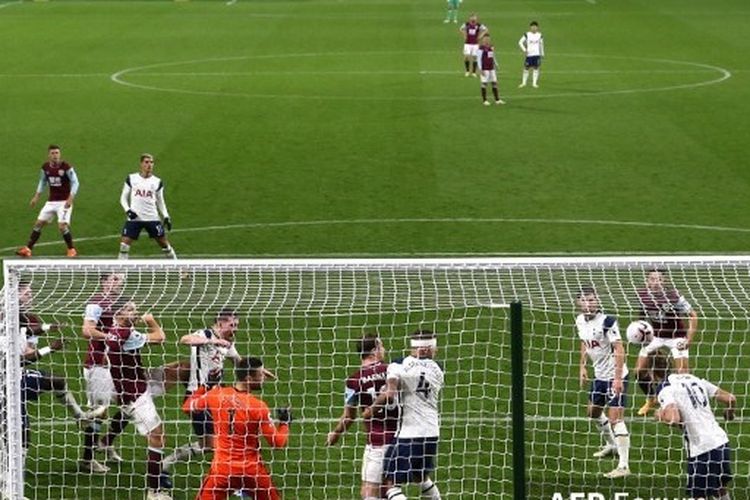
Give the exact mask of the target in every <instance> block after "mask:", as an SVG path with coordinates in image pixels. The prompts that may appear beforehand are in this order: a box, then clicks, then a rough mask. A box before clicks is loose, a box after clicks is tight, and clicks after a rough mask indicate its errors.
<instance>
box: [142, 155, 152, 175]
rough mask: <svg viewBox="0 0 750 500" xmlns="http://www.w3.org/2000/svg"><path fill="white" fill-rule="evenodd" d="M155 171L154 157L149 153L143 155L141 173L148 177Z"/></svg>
mask: <svg viewBox="0 0 750 500" xmlns="http://www.w3.org/2000/svg"><path fill="white" fill-rule="evenodd" d="M153 171H154V157H153V156H152V155H150V154H148V153H143V154H142V155H141V175H142V176H144V177H148V176H150V175H151V173H152V172H153Z"/></svg>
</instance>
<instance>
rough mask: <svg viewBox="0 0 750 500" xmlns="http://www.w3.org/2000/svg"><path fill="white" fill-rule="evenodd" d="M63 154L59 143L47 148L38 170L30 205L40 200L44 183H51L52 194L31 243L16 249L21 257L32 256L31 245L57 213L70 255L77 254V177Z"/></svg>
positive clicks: (34, 230)
mask: <svg viewBox="0 0 750 500" xmlns="http://www.w3.org/2000/svg"><path fill="white" fill-rule="evenodd" d="M60 155H61V151H60V146H56V145H54V144H52V145H50V146H49V147H48V148H47V161H46V162H45V163H44V164H43V165H42V170H41V172H40V173H39V184H38V185H37V187H36V192H35V193H34V196H33V197H32V198H31V206H32V207H33V206H34V205H36V204H37V202H38V201H39V196H40V195H41V194H42V191H44V186H45V185H48V186H49V198H48V200H47V203H45V204H44V206H43V207H42V210H41V211H40V212H39V215H38V216H37V220H36V222H35V223H34V228H33V229H32V230H31V236H29V241H28V243H26V246H24V247H21V248H19V249H18V251H16V254H17V255H20V256H21V257H31V253H32V249H33V248H34V245H35V244H36V242H37V240H39V237H40V236H41V235H42V228H43V227H44V226H45V225H46V224H48V223H50V222H52V219H53V218H55V217H57V226H58V228H59V229H60V233H61V234H62V237H63V240H65V244H66V245H67V247H68V252H67V255H68V257H75V256H76V255H78V253H77V252H76V249H75V246H74V245H73V236H72V235H71V234H70V218H71V215H72V213H73V199H74V198H75V196H76V193H77V192H78V177H77V176H76V172H75V170H73V167H72V165H70V164H69V163H68V162H66V161H64V160H62V158H61V156H60Z"/></svg>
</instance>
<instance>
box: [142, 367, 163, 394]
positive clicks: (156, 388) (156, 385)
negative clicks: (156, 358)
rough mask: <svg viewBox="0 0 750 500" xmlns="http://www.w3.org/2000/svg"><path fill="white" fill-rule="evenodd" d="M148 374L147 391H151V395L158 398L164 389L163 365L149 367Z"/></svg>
mask: <svg viewBox="0 0 750 500" xmlns="http://www.w3.org/2000/svg"><path fill="white" fill-rule="evenodd" d="M146 375H147V376H148V392H150V393H151V397H154V398H158V397H159V396H163V395H164V393H165V392H167V391H166V387H165V378H166V374H165V373H164V367H163V366H158V367H156V368H150V369H149V370H148V372H147V374H146Z"/></svg>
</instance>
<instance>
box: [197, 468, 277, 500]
mask: <svg viewBox="0 0 750 500" xmlns="http://www.w3.org/2000/svg"><path fill="white" fill-rule="evenodd" d="M236 490H243V491H247V492H248V493H250V494H251V495H252V497H253V498H254V499H255V500H280V499H281V495H279V492H278V491H277V490H276V487H275V486H274V485H273V481H271V476H270V474H268V471H267V470H266V468H265V467H264V466H263V464H262V463H257V464H246V465H244V466H243V467H241V468H239V467H227V466H222V467H221V468H216V469H215V468H214V467H211V470H210V471H209V472H208V476H206V479H204V480H203V484H202V485H201V489H200V491H199V492H198V496H197V497H196V499H197V500H224V499H226V498H228V497H229V493H230V492H231V491H236Z"/></svg>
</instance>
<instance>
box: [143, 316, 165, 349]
mask: <svg viewBox="0 0 750 500" xmlns="http://www.w3.org/2000/svg"><path fill="white" fill-rule="evenodd" d="M141 319H142V320H143V322H144V323H146V326H148V333H147V334H146V342H148V343H149V344H163V343H164V341H165V340H167V336H166V334H165V333H164V330H162V328H161V325H160V324H159V322H158V321H156V318H154V315H153V314H151V313H146V314H144V315H143V316H142V317H141Z"/></svg>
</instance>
